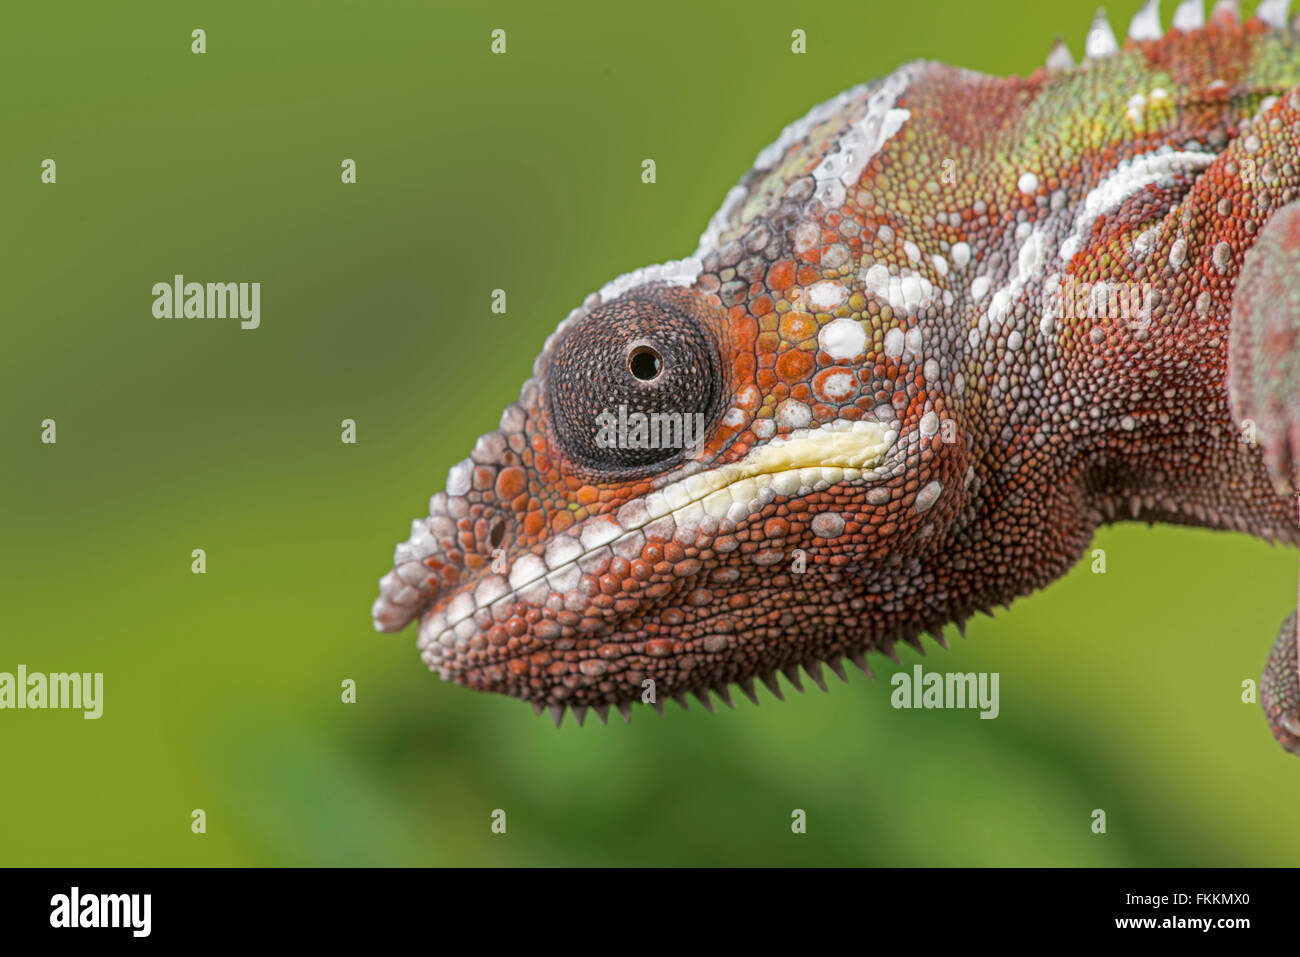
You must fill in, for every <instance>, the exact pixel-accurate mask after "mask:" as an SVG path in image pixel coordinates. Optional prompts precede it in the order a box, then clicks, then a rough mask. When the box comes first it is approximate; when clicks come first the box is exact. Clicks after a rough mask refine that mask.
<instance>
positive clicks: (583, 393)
mask: <svg viewBox="0 0 1300 957" xmlns="http://www.w3.org/2000/svg"><path fill="white" fill-rule="evenodd" d="M724 390H725V376H724V375H723V360H722V351H721V346H720V344H719V342H718V341H717V338H716V337H715V335H714V333H713V330H711V329H710V328H709V327H708V326H707V325H706V324H704V323H702V322H700V321H699V319H698V318H697V317H696V316H695V315H694V314H693V313H692V311H691V310H690V309H689V308H684V307H683V306H682V304H681V303H678V302H674V301H672V298H671V297H670V296H666V295H663V294H662V293H661V291H659V290H655V289H653V288H649V289H640V290H635V291H633V292H629V293H627V294H626V295H624V296H622V297H620V298H619V299H616V300H615V301H613V302H611V303H607V304H605V305H602V306H600V307H598V308H596V309H594V310H592V311H591V312H590V313H588V314H587V315H586V316H584V317H583V318H582V319H580V320H578V321H577V322H576V323H575V324H574V325H573V326H572V327H571V328H570V329H569V330H567V331H566V333H565V334H564V338H563V339H562V340H561V341H559V342H558V343H557V344H556V347H555V352H554V355H553V357H552V360H551V364H550V368H549V373H548V377H547V401H548V404H549V411H550V419H551V424H552V426H551V427H552V437H553V439H554V441H555V442H556V444H557V445H558V446H559V447H560V449H561V450H562V451H563V452H564V453H565V455H567V456H568V458H569V459H570V460H571V461H572V462H573V463H575V464H576V465H579V466H581V467H583V468H586V469H591V470H594V471H598V472H604V473H622V472H629V471H641V470H645V469H646V468H648V467H650V466H661V465H663V464H664V463H667V462H669V461H671V460H674V459H677V458H680V457H681V456H682V455H683V454H684V450H685V448H687V447H691V446H694V445H698V444H699V442H700V441H702V439H703V434H702V433H703V430H704V429H707V428H710V427H711V426H712V425H713V423H714V421H715V419H716V417H717V415H718V413H719V411H720V409H721V407H722V404H723V393H724Z"/></svg>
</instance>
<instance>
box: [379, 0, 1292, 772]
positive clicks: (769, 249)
mask: <svg viewBox="0 0 1300 957" xmlns="http://www.w3.org/2000/svg"><path fill="white" fill-rule="evenodd" d="M1289 17H1290V13H1289V6H1288V2H1287V0H1264V2H1262V3H1261V4H1260V5H1259V7H1258V9H1257V10H1256V11H1255V13H1254V14H1253V15H1252V16H1250V17H1249V18H1245V19H1243V17H1242V14H1241V11H1240V9H1239V6H1238V4H1237V3H1235V2H1222V0H1221V2H1218V3H1217V4H1216V5H1215V6H1214V7H1213V10H1212V12H1211V14H1210V16H1209V18H1208V19H1207V18H1206V16H1205V11H1204V7H1203V6H1202V5H1201V3H1200V0H1186V2H1183V3H1181V4H1179V5H1178V6H1177V8H1176V10H1175V12H1174V13H1173V17H1172V23H1171V25H1170V27H1169V28H1168V29H1165V28H1164V27H1162V26H1161V16H1160V10H1159V6H1158V2H1157V0H1151V2H1147V3H1145V4H1144V5H1143V6H1142V7H1141V9H1140V10H1139V11H1138V12H1137V14H1136V15H1135V16H1134V17H1133V19H1132V23H1131V25H1130V27H1129V30H1128V32H1127V35H1126V36H1125V37H1124V39H1123V41H1122V42H1121V41H1120V40H1118V39H1117V37H1116V35H1115V32H1114V30H1113V28H1112V27H1111V25H1110V23H1109V21H1108V20H1107V17H1106V14H1105V12H1104V11H1098V13H1097V15H1096V17H1095V19H1094V20H1093V21H1092V24H1091V26H1090V28H1089V29H1088V32H1087V36H1086V42H1085V51H1084V52H1085V55H1084V56H1083V57H1082V58H1081V59H1080V60H1079V61H1078V62H1076V61H1075V59H1074V57H1073V56H1072V55H1071V53H1070V51H1069V49H1068V47H1067V46H1066V45H1065V43H1064V42H1063V41H1062V40H1060V39H1058V40H1057V42H1056V45H1055V47H1054V48H1053V49H1052V51H1051V53H1050V54H1049V55H1048V56H1047V58H1046V62H1045V64H1044V65H1043V66H1041V67H1039V68H1037V69H1035V70H1034V71H1033V72H1032V73H1031V74H1030V75H1029V76H1028V77H1025V78H1020V77H1016V76H1012V77H1007V78H1003V77H993V76H988V75H985V74H981V73H978V72H974V71H971V70H967V69H962V68H957V67H952V66H948V65H945V64H942V63H938V62H932V61H926V60H919V61H913V62H908V63H905V64H904V65H902V66H901V67H899V68H898V69H897V70H895V71H894V72H892V73H890V74H888V75H886V76H883V77H881V78H879V79H876V80H874V81H871V82H868V83H865V84H862V85H860V86H856V87H853V88H852V89H849V90H847V91H845V92H843V93H840V94H839V95H838V96H835V97H834V98H832V99H830V100H827V101H826V102H824V103H821V104H820V105H818V106H815V107H814V108H813V109H812V110H811V111H810V112H809V113H808V114H807V115H806V116H804V117H803V118H802V119H799V120H797V121H796V122H793V123H791V124H790V125H788V126H786V127H785V128H784V129H783V130H782V131H781V133H780V135H779V137H778V138H777V139H776V141H775V142H773V143H772V144H771V145H769V146H768V147H766V148H765V149H763V150H762V151H761V152H760V153H759V155H758V156H757V158H756V160H755V161H754V164H753V167H752V169H750V170H749V171H748V172H747V173H745V174H744V176H743V177H742V178H741V180H740V182H739V183H738V184H737V185H736V186H734V187H733V188H731V190H730V191H729V192H728V193H727V195H726V197H725V201H724V202H723V204H722V206H721V208H720V209H718V210H717V212H716V213H715V214H714V215H713V216H712V218H711V219H709V221H708V223H707V226H706V228H705V230H704V232H703V234H702V236H701V237H700V240H699V244H698V247H697V249H696V250H695V251H694V252H693V253H692V254H690V255H688V256H686V257H685V258H682V259H678V260H669V261H667V262H664V263H662V264H658V265H653V266H647V267H645V268H642V269H637V270H635V271H633V272H629V273H626V274H624V275H621V276H619V277H617V278H615V279H613V280H612V281H610V282H609V283H607V284H606V285H605V286H604V287H602V288H601V289H600V290H599V291H597V292H595V293H593V294H592V295H590V296H588V297H587V298H586V299H585V300H583V301H582V303H581V305H579V306H578V307H577V308H575V309H573V310H572V311H571V312H570V313H569V315H568V316H567V317H566V318H565V319H564V320H563V321H562V322H561V323H560V324H559V327H558V328H557V329H556V330H555V332H554V333H553V334H552V335H551V336H550V338H548V339H547V340H546V342H545V345H544V347H543V349H542V352H541V354H540V355H539V356H538V357H537V359H536V361H535V363H534V365H533V370H532V377H531V378H529V379H528V380H527V381H526V382H525V383H524V385H523V387H522V388H521V390H520V393H519V398H518V400H517V401H515V402H512V403H511V404H509V405H508V406H507V407H506V408H505V410H504V412H503V414H502V415H501V420H500V424H499V427H498V428H497V429H496V430H494V431H492V432H489V433H487V434H485V435H483V436H482V437H480V438H479V439H478V441H477V442H476V443H475V445H474V447H473V450H472V452H471V454H470V455H469V457H468V458H467V459H465V460H464V461H462V462H460V463H458V464H456V465H453V466H452V467H451V469H450V470H449V472H448V474H447V479H446V483H445V487H444V489H443V491H440V492H437V493H436V494H434V495H433V497H432V498H431V500H430V502H429V514H428V515H427V516H425V517H421V518H418V519H416V520H415V521H414V522H413V523H412V525H411V533H410V536H409V538H408V539H407V540H406V541H404V542H402V543H400V544H399V545H398V546H397V548H396V551H395V554H394V558H393V567H392V569H391V570H390V571H389V572H388V573H387V574H385V575H384V576H383V578H382V579H380V583H379V596H378V598H377V599H376V600H375V602H374V604H373V607H372V617H373V623H374V626H375V628H376V629H377V630H379V631H382V632H397V631H400V630H402V629H403V628H405V627H406V626H407V625H408V624H410V623H411V622H417V621H418V628H417V645H418V649H419V651H420V655H421V657H422V659H423V661H424V663H425V664H426V665H427V666H428V667H429V669H431V670H432V671H434V672H436V673H438V674H439V675H440V676H441V677H442V678H443V679H444V680H449V681H453V682H456V683H459V684H460V685H462V686H464V687H467V688H470V689H474V690H480V691H489V692H497V693H502V694H505V695H510V696H513V697H516V698H520V699H523V700H526V701H528V702H530V703H531V704H532V705H533V707H534V710H536V711H537V712H538V713H539V714H541V713H543V711H544V710H546V711H549V713H550V714H551V716H552V717H553V718H554V720H555V723H556V725H557V726H559V725H560V723H561V722H562V720H563V718H564V716H565V715H566V713H568V712H570V711H571V712H572V713H573V714H574V716H575V717H576V720H577V722H578V723H579V724H581V723H582V721H583V720H584V717H585V716H586V714H587V713H588V711H589V710H594V711H595V712H596V713H597V714H598V715H599V717H600V719H601V720H602V721H605V720H606V719H607V716H608V713H609V711H610V709H611V707H612V708H615V709H617V710H618V711H619V712H620V713H621V714H622V715H623V717H624V718H625V719H626V718H628V717H629V716H630V714H631V710H632V705H634V704H638V703H642V704H644V703H650V704H653V705H654V706H655V707H656V708H657V709H658V710H659V711H660V712H661V713H662V711H663V702H664V700H665V699H669V698H671V699H673V700H675V701H677V702H678V703H679V704H680V705H682V706H683V707H687V706H688V701H687V698H686V695H688V694H689V695H692V696H693V697H695V698H696V699H697V700H698V701H700V702H701V703H703V704H704V705H705V706H706V707H707V708H708V709H709V710H714V703H713V702H714V698H715V697H716V698H717V699H718V700H720V701H721V702H723V703H725V704H727V705H733V702H732V697H731V687H732V686H733V685H734V686H735V687H736V688H738V689H739V690H740V691H742V692H743V693H744V694H745V695H746V696H748V697H749V698H750V699H751V700H754V701H755V702H757V700H758V699H757V695H756V693H755V690H756V685H755V682H756V681H759V682H762V683H763V684H764V685H766V687H767V688H768V689H769V690H770V691H771V692H772V693H773V694H774V695H775V696H777V697H782V690H781V685H780V683H779V681H778V679H777V675H778V674H782V675H784V676H785V677H786V679H787V680H788V682H789V683H790V684H791V685H793V686H794V687H795V688H797V689H798V690H800V691H802V690H803V686H802V678H803V675H805V674H806V675H807V676H808V677H809V678H810V679H811V680H812V681H813V682H815V683H816V684H817V685H818V686H819V687H821V688H822V689H823V690H824V689H825V679H824V673H823V671H822V668H823V665H824V666H826V667H828V668H829V669H830V670H831V671H832V672H834V673H835V674H836V675H837V676H838V677H840V678H841V679H842V680H843V679H844V678H845V671H844V667H843V663H844V662H845V661H848V662H851V663H852V664H854V665H856V666H857V667H858V668H860V669H861V670H863V671H864V672H866V673H867V674H869V675H870V674H872V672H871V667H870V664H869V663H868V659H867V657H866V656H867V655H868V654H877V653H878V654H882V655H884V656H887V657H888V658H891V659H893V660H894V661H895V662H898V661H899V658H898V655H897V651H896V645H897V644H898V643H899V642H904V643H906V644H908V645H911V646H913V647H915V648H917V649H918V650H920V651H922V652H923V651H924V650H925V649H924V645H923V643H922V636H924V635H929V636H930V637H931V638H932V639H933V640H934V641H936V642H937V643H938V644H940V645H942V646H943V647H945V648H946V647H947V646H948V645H947V641H946V639H945V637H944V629H945V627H947V626H950V625H955V626H956V627H957V629H959V630H960V631H961V633H962V634H964V633H965V622H966V620H967V619H968V618H969V617H970V616H971V615H973V614H974V613H977V612H983V613H987V614H992V609H993V608H994V607H1009V606H1010V603H1011V601H1013V600H1014V599H1016V598H1018V597H1021V596H1025V595H1028V594H1029V593H1031V592H1033V591H1035V590H1037V589H1040V588H1042V587H1044V586H1046V585H1047V584H1049V583H1050V582H1052V581H1053V580H1055V579H1057V578H1059V577H1060V576H1062V575H1063V574H1065V572H1066V571H1068V570H1069V569H1070V568H1071V566H1072V565H1074V564H1075V563H1076V562H1078V561H1079V560H1080V558H1081V557H1082V556H1084V555H1085V554H1086V552H1087V549H1088V548H1089V546H1090V543H1091V541H1092V539H1093V536H1094V533H1095V531H1096V530H1097V529H1098V528H1099V527H1101V526H1103V525H1105V524H1108V523H1114V522H1121V521H1146V522H1150V523H1172V524H1180V525H1191V526H1198V527H1203V528H1210V529H1218V530H1225V531H1227V530H1235V531H1240V532H1245V533H1247V534H1250V535H1253V536H1257V537H1261V538H1266V539H1269V540H1271V541H1274V542H1281V543H1284V544H1290V545H1295V544H1300V525H1298V524H1297V511H1296V488H1297V486H1296V478H1297V474H1296V473H1297V464H1298V463H1300V157H1298V155H1297V146H1298V144H1300V48H1298V47H1297V34H1296V30H1297V29H1298V28H1300V23H1296V22H1293V21H1292V20H1290V19H1289ZM692 424H694V425H696V426H697V427H696V428H694V429H690V428H687V426H690V425H692ZM687 432H693V433H694V434H691V435H689V436H687V435H686V433H687ZM1298 687H1300V685H1298V681H1297V640H1296V616H1295V614H1294V613H1292V614H1291V615H1290V616H1288V617H1287V618H1286V620H1285V621H1284V622H1283V623H1282V625H1281V627H1280V629H1279V631H1278V634H1277V636H1276V639H1275V641H1274V644H1273V646H1272V650H1271V653H1270V654H1269V657H1268V660H1267V663H1266V665H1265V669H1264V672H1263V677H1262V679H1261V682H1260V684H1259V700H1260V702H1261V704H1262V706H1263V710H1264V712H1265V716H1266V718H1267V722H1268V725H1269V727H1270V729H1271V731H1272V733H1273V735H1274V736H1275V738H1276V739H1277V741H1278V742H1279V743H1280V744H1281V745H1282V746H1283V747H1284V748H1285V749H1286V750H1288V751H1290V752H1292V753H1295V754H1300V690H1298ZM733 706H734V705H733Z"/></svg>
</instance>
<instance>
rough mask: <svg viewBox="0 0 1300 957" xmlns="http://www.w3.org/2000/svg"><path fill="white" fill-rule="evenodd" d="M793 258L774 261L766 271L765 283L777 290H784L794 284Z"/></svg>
mask: <svg viewBox="0 0 1300 957" xmlns="http://www.w3.org/2000/svg"><path fill="white" fill-rule="evenodd" d="M794 270H795V266H794V260H793V259H782V260H781V261H780V262H778V263H774V264H773V265H772V268H771V269H769V270H768V271H767V284H768V286H770V287H771V288H772V289H775V290H776V291H777V292H784V291H785V290H787V289H789V288H790V287H791V286H792V285H794Z"/></svg>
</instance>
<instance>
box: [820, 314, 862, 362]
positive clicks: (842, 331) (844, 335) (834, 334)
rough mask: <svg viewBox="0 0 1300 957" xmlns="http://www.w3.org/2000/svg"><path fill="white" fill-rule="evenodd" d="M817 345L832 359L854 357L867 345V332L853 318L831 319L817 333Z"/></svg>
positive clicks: (860, 353)
mask: <svg viewBox="0 0 1300 957" xmlns="http://www.w3.org/2000/svg"><path fill="white" fill-rule="evenodd" d="M817 345H818V346H819V347H820V348H821V350H822V351H823V352H825V353H826V354H827V355H828V356H830V357H831V358H832V359H854V358H856V357H858V356H860V355H862V350H863V349H865V348H866V345H867V333H866V330H864V329H863V328H862V323H860V322H858V321H857V320H855V319H833V320H831V321H830V322H828V323H826V325H824V326H822V328H821V331H820V332H818V333H817Z"/></svg>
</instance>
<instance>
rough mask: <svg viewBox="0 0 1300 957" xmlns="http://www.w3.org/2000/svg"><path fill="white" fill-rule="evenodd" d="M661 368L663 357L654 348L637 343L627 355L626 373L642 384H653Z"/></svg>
mask: <svg viewBox="0 0 1300 957" xmlns="http://www.w3.org/2000/svg"><path fill="white" fill-rule="evenodd" d="M663 367H664V359H663V356H661V355H660V354H659V350H658V349H656V348H655V347H654V346H651V345H646V344H645V343H637V344H636V345H634V346H633V347H632V349H631V351H629V352H628V354H627V371H628V372H630V373H632V375H634V376H636V378H638V379H640V380H641V381H642V382H653V381H654V380H655V379H656V378H658V376H659V373H660V372H662V371H663Z"/></svg>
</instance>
